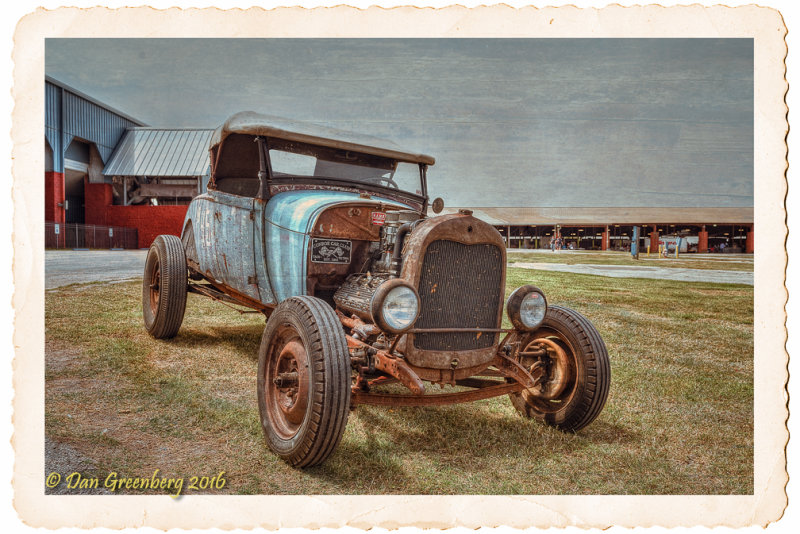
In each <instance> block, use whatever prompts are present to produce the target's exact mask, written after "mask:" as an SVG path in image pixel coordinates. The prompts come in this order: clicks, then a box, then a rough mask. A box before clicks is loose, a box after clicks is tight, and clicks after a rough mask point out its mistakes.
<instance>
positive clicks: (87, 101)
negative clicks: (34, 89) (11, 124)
mask: <svg viewBox="0 0 800 534" xmlns="http://www.w3.org/2000/svg"><path fill="white" fill-rule="evenodd" d="M44 122H45V137H46V139H47V142H48V144H49V145H50V148H51V149H52V150H53V167H54V170H55V171H56V172H63V170H64V168H63V166H64V162H63V155H64V152H65V151H66V150H67V148H68V147H69V145H70V143H71V142H72V140H73V139H74V138H76V137H77V138H79V139H81V140H84V141H89V142H90V143H94V145H95V146H96V147H97V151H98V152H99V153H100V157H101V158H102V160H103V162H106V163H107V162H108V159H109V157H110V156H111V153H112V152H113V150H114V146H115V145H116V144H117V141H119V139H120V137H121V136H122V135H123V133H124V132H125V129H126V128H130V127H136V126H144V123H143V122H141V121H138V120H136V119H134V118H132V117H130V116H128V115H125V114H124V113H122V112H120V111H117V110H115V109H114V108H111V107H109V106H107V105H105V104H103V103H102V102H98V101H97V100H94V99H93V98H91V97H89V96H87V95H85V94H83V93H81V92H80V91H77V90H76V89H73V88H71V87H70V86H68V85H66V84H63V83H61V82H59V81H58V80H54V79H53V78H50V77H45V114H44Z"/></svg>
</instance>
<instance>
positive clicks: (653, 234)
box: [650, 224, 658, 254]
mask: <svg viewBox="0 0 800 534" xmlns="http://www.w3.org/2000/svg"><path fill="white" fill-rule="evenodd" d="M650 252H655V253H656V254H658V225H657V224H654V225H653V229H652V230H651V231H650Z"/></svg>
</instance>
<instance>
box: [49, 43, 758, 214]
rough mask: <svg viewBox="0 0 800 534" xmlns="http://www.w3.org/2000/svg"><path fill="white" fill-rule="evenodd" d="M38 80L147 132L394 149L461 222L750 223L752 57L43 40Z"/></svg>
mask: <svg viewBox="0 0 800 534" xmlns="http://www.w3.org/2000/svg"><path fill="white" fill-rule="evenodd" d="M45 70H46V73H47V74H48V75H50V76H52V77H54V78H56V79H58V80H60V81H62V82H64V83H66V84H68V85H71V86H73V87H75V88H76V89H78V90H80V91H83V92H85V93H87V94H88V95H90V96H92V97H94V98H96V99H97V100H100V101H102V102H105V103H107V104H109V105H110V106H112V107H115V108H117V109H119V110H121V111H123V112H125V113H127V114H129V115H132V116H133V117H135V118H137V119H140V120H142V121H144V122H146V123H148V124H149V125H150V126H158V127H183V126H189V127H206V128H209V127H216V126H218V125H219V124H221V123H222V122H223V121H224V120H225V118H226V117H228V116H229V115H231V114H233V113H235V112H237V111H243V110H253V111H258V112H262V113H267V114H270V115H279V116H283V117H287V118H291V119H298V120H305V121H311V122H316V123H320V124H324V125H327V126H332V127H336V128H342V129H347V130H354V131H358V132H362V133H366V134H370V135H374V136H378V137H384V138H387V139H391V140H393V141H395V142H396V143H398V144H400V145H401V146H403V147H406V148H408V149H409V150H412V151H418V152H424V153H427V154H431V155H433V156H434V157H436V160H437V163H436V165H435V166H434V167H433V168H432V169H431V171H430V174H429V188H430V193H431V195H432V196H442V197H444V199H445V202H446V204H447V205H451V206H453V205H459V206H560V207H581V206H587V207H588V206H591V207H595V206H597V207H601V206H627V207H631V206H661V207H669V206H688V207H692V206H697V207H700V206H714V207H716V206H719V207H745V206H752V205H753V44H752V40H750V39H380V40H375V39H263V40H252V39H48V40H47V41H46V61H45Z"/></svg>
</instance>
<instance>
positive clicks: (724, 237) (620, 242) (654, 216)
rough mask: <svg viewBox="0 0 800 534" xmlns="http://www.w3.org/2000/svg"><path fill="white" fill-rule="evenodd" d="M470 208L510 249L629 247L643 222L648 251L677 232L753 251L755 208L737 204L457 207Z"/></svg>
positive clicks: (702, 244) (698, 243) (696, 244)
mask: <svg viewBox="0 0 800 534" xmlns="http://www.w3.org/2000/svg"><path fill="white" fill-rule="evenodd" d="M460 209H469V210H470V211H472V213H473V215H474V216H475V217H477V218H479V219H482V220H484V221H486V222H488V223H489V224H491V225H493V226H494V227H495V228H497V230H498V231H499V232H500V233H501V234H502V235H503V238H504V239H505V241H506V246H507V247H508V248H547V247H549V246H550V242H551V241H554V240H555V239H556V238H561V239H560V242H561V243H562V244H563V246H565V247H570V248H581V249H596V250H625V249H627V248H628V247H630V243H631V238H632V237H633V227H634V226H638V227H640V236H641V240H642V241H641V243H640V246H641V247H642V250H646V248H647V247H648V246H650V247H651V248H652V250H653V251H657V250H658V246H659V245H661V246H666V245H667V244H670V246H671V243H672V242H673V241H674V240H675V238H677V237H683V238H688V239H687V240H686V242H688V243H689V244H690V245H691V246H690V247H689V250H692V251H697V252H708V251H709V250H722V249H723V248H724V247H721V246H720V245H722V244H723V243H724V245H725V247H728V251H740V252H747V253H751V252H753V248H754V232H753V222H754V219H753V218H754V210H753V208H752V207H748V208H731V207H703V208H687V207H657V206H655V207H646V206H642V207H607V208H605V207H604V208H596V207H571V208H563V207H527V208H521V207H498V206H493V207H469V208H464V207H456V208H449V207H448V208H445V209H444V210H443V211H442V213H444V214H447V213H455V212H457V211H459V210H460Z"/></svg>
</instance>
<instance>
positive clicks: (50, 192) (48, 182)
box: [44, 172, 65, 224]
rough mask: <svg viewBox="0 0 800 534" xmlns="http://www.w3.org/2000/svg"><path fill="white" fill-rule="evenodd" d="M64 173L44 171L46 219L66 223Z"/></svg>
mask: <svg viewBox="0 0 800 534" xmlns="http://www.w3.org/2000/svg"><path fill="white" fill-rule="evenodd" d="M64 217H65V211H64V173H63V172H45V173H44V220H45V221H48V222H54V223H57V224H64Z"/></svg>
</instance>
